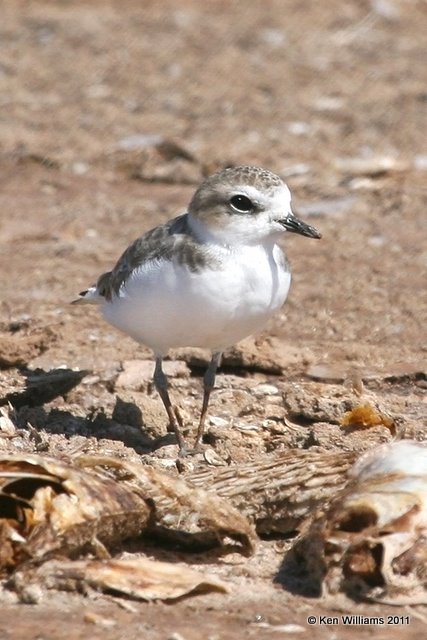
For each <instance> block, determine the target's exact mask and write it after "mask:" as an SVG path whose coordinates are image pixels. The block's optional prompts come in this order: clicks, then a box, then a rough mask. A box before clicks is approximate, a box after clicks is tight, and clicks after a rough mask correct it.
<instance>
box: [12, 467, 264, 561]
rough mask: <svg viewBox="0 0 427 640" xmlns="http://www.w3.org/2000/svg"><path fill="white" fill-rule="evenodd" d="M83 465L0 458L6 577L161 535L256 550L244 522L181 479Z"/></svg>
mask: <svg viewBox="0 0 427 640" xmlns="http://www.w3.org/2000/svg"><path fill="white" fill-rule="evenodd" d="M76 463H78V461H77V460H76V461H74V465H73V466H72V465H69V464H67V463H65V462H62V461H59V460H55V459H51V458H45V457H42V456H38V455H25V456H1V457H0V571H1V570H3V571H4V570H12V569H13V568H15V567H16V566H19V565H20V564H22V563H23V562H25V561H26V560H29V559H31V560H33V561H34V560H35V561H42V560H45V559H46V558H47V557H49V556H51V555H52V554H58V553H61V554H62V555H65V556H68V557H73V556H76V555H77V554H79V553H82V552H84V551H85V550H86V549H87V548H88V547H92V548H93V547H96V546H97V548H98V551H99V549H101V550H102V549H103V547H102V545H107V546H111V545H113V544H115V543H118V542H119V541H121V540H124V539H126V538H130V537H135V536H138V535H139V534H141V533H142V532H143V531H145V532H147V531H154V530H160V529H161V530H164V531H167V532H168V534H169V537H170V538H172V539H173V540H176V541H178V542H179V541H180V539H181V538H182V537H183V536H184V535H185V534H186V539H187V543H188V544H191V542H193V544H194V545H199V546H200V544H202V543H206V544H207V545H208V546H218V545H219V544H220V543H221V542H223V541H224V539H225V538H227V537H228V538H230V539H232V540H234V541H237V545H235V546H234V547H233V549H235V550H236V551H239V550H240V551H243V552H245V553H248V552H250V551H252V549H253V546H254V542H255V538H256V535H255V533H254V530H253V529H252V527H251V525H250V524H249V522H248V521H247V520H246V518H245V517H244V516H242V515H241V514H240V513H239V512H238V511H237V510H236V509H234V508H233V507H231V506H229V504H228V503H227V502H226V501H225V500H222V499H221V498H218V497H216V496H212V495H211V494H208V493H206V492H205V491H203V490H201V489H198V488H194V487H191V486H189V485H188V484H187V483H186V482H185V481H184V480H183V479H181V478H176V477H174V476H172V475H168V474H166V473H164V472H160V471H156V470H155V469H152V468H150V467H144V466H142V465H141V466H139V465H131V464H121V463H120V462H118V461H116V460H107V459H86V460H84V461H81V462H80V464H83V463H84V464H85V465H86V468H82V467H80V468H78V467H77V468H76ZM89 465H90V467H89ZM88 467H89V468H88ZM112 470H114V473H113V472H112ZM104 553H105V551H104Z"/></svg>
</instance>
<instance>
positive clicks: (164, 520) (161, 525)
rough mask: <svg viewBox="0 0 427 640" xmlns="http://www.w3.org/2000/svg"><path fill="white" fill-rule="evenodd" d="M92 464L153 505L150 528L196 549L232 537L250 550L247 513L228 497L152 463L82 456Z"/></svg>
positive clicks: (253, 541) (252, 534) (251, 529)
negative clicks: (155, 466) (156, 467)
mask: <svg viewBox="0 0 427 640" xmlns="http://www.w3.org/2000/svg"><path fill="white" fill-rule="evenodd" d="M81 462H82V463H84V464H87V465H91V464H94V465H96V466H97V469H98V471H99V473H101V469H100V466H101V465H102V467H103V470H102V472H103V473H105V474H108V476H109V477H110V478H113V477H115V478H116V479H117V480H118V481H120V482H122V483H124V484H125V485H126V486H127V487H128V488H129V489H130V490H132V491H135V492H136V493H138V494H141V495H143V496H144V497H145V499H146V500H148V501H149V502H150V504H152V505H153V506H154V516H153V518H152V520H151V522H150V527H149V531H152V532H155V534H156V536H157V537H158V536H162V537H165V538H168V539H171V540H173V541H175V542H177V543H179V544H181V545H185V546H188V545H189V546H190V548H191V547H193V548H194V549H195V547H196V546H198V547H199V548H209V547H215V546H218V544H222V546H223V547H224V548H225V549H226V548H227V547H226V545H225V543H226V540H228V539H229V540H230V541H234V543H237V546H236V545H234V547H233V549H234V550H236V551H240V552H242V553H245V554H250V553H252V552H253V550H254V548H255V544H256V541H257V535H256V533H255V530H254V527H253V526H252V525H251V524H250V523H249V521H248V519H247V518H246V516H245V515H244V514H242V513H240V512H239V511H238V510H237V509H236V508H235V507H234V506H232V504H231V503H230V501H229V500H226V499H225V497H221V496H218V495H216V494H214V493H213V492H208V491H206V490H205V489H201V488H199V487H195V486H193V485H192V484H191V483H188V482H187V481H186V480H185V479H184V478H181V477H177V476H173V475H169V474H167V473H165V472H163V471H158V470H157V469H154V468H153V467H148V466H143V465H138V464H134V463H122V462H118V461H117V460H114V459H111V458H107V459H102V458H87V459H81Z"/></svg>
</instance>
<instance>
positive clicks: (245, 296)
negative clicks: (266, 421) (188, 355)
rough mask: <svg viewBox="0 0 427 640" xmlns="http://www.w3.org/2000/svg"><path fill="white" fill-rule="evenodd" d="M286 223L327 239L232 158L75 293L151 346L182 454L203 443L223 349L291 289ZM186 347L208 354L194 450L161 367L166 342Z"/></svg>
mask: <svg viewBox="0 0 427 640" xmlns="http://www.w3.org/2000/svg"><path fill="white" fill-rule="evenodd" d="M286 232H291V233H297V234H300V235H302V236H307V237H309V238H321V234H320V233H319V231H318V230H317V229H316V228H314V227H312V226H310V225H309V224H307V223H306V222H304V221H303V220H301V219H300V218H298V217H296V216H295V214H294V213H293V211H292V208H291V193H290V190H289V188H288V186H287V185H286V184H285V182H284V181H283V180H282V179H281V178H280V177H279V176H278V175H276V174H275V173H273V172H271V171H269V170H268V169H264V168H261V167H256V166H234V167H227V168H225V169H222V170H220V171H218V172H217V173H215V174H213V175H211V176H209V177H207V178H206V179H205V180H204V181H203V182H202V183H201V184H200V186H199V187H198V188H197V189H196V191H195V193H194V194H193V196H192V198H191V200H190V203H189V205H188V208H187V210H186V212H185V213H183V214H181V215H178V216H177V217H175V218H173V219H171V220H169V221H168V222H166V223H165V224H161V225H159V226H157V227H155V228H153V229H151V230H149V231H147V232H146V233H144V234H143V235H142V236H141V237H139V238H138V239H136V240H135V241H134V242H133V243H132V244H131V245H130V246H129V247H128V248H127V249H126V250H125V251H124V253H123V254H122V255H121V257H120V258H119V260H118V261H117V263H116V265H115V266H114V268H113V269H112V270H111V271H107V272H106V273H103V274H102V275H101V276H100V277H99V279H98V281H97V283H96V284H95V285H93V286H91V287H89V288H88V289H87V290H86V291H83V292H81V293H80V297H79V298H78V299H77V300H74V301H73V302H74V303H79V304H82V303H90V304H97V305H98V306H99V307H100V310H101V313H102V315H103V317H104V319H105V320H106V321H107V322H108V323H110V324H111V325H113V326H114V327H116V328H117V329H119V330H120V331H122V332H123V333H125V334H127V335H129V336H131V337H132V338H133V339H134V340H135V341H136V342H138V343H140V344H143V345H145V346H147V347H149V348H150V349H151V350H152V352H153V355H154V373H153V382H154V386H155V388H156V389H157V391H158V393H159V395H160V398H161V400H162V402H163V405H164V407H165V410H166V413H167V416H168V420H169V428H170V430H172V431H173V432H174V433H175V436H176V440H177V443H178V445H179V451H180V454H182V455H185V454H186V453H188V452H189V451H197V450H200V448H201V446H202V441H203V435H204V430H205V422H206V417H207V412H208V405H209V399H210V396H211V392H212V389H213V388H214V385H215V376H216V372H217V369H218V367H219V365H220V362H221V357H222V354H223V352H224V350H225V349H227V348H229V347H231V346H232V345H234V344H235V343H237V342H239V341H240V340H242V339H243V338H246V337H247V336H249V335H251V334H253V333H256V332H258V331H259V330H261V329H262V328H263V327H264V326H265V324H266V323H267V321H268V320H269V319H270V318H271V317H272V316H273V314H274V313H275V312H277V311H278V310H279V309H280V308H281V307H282V305H283V303H284V302H285V300H286V298H287V296H288V292H289V287H290V283H291V273H290V268H289V263H288V260H287V258H286V255H285V254H284V252H283V251H282V249H281V247H280V246H279V244H278V242H279V240H280V238H281V237H282V236H283V235H284V234H285V233H286ZM180 347H202V348H205V349H209V350H210V353H211V359H210V362H209V365H208V367H207V369H206V372H205V374H204V377H203V400H202V407H201V412H200V418H199V421H198V428H197V434H196V438H195V444H194V448H193V449H191V448H190V447H188V446H187V444H186V442H185V440H184V437H183V434H182V427H183V425H182V420H181V417H180V414H179V412H178V411H177V409H176V408H175V407H174V406H173V405H172V402H171V400H170V396H169V390H168V380H167V377H166V375H165V373H164V371H163V366H162V363H163V359H164V358H165V356H166V355H167V354H168V352H169V350H170V349H174V348H180Z"/></svg>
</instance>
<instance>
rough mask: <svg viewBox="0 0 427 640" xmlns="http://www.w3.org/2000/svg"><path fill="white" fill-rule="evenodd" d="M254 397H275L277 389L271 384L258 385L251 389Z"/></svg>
mask: <svg viewBox="0 0 427 640" xmlns="http://www.w3.org/2000/svg"><path fill="white" fill-rule="evenodd" d="M252 391H253V393H254V394H255V395H256V396H275V395H276V394H277V393H279V389H278V388H277V387H275V386H274V385H272V384H259V385H258V386H256V387H254V388H253V389H252Z"/></svg>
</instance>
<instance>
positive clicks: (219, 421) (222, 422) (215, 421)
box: [208, 416, 228, 427]
mask: <svg viewBox="0 0 427 640" xmlns="http://www.w3.org/2000/svg"><path fill="white" fill-rule="evenodd" d="M208 420H209V423H210V424H212V425H213V426H214V427H227V426H228V420H226V419H225V418H220V417H219V416H210V417H209V418H208Z"/></svg>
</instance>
